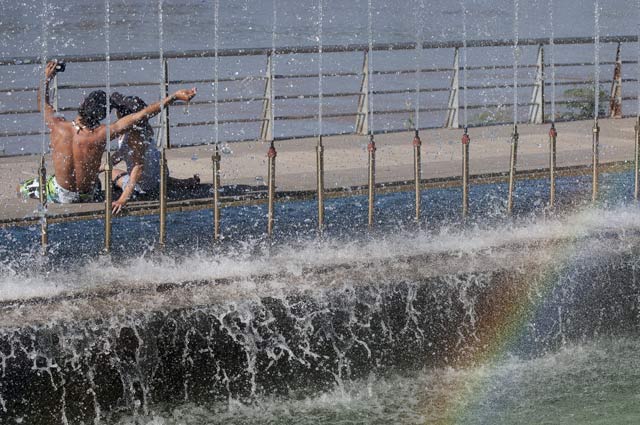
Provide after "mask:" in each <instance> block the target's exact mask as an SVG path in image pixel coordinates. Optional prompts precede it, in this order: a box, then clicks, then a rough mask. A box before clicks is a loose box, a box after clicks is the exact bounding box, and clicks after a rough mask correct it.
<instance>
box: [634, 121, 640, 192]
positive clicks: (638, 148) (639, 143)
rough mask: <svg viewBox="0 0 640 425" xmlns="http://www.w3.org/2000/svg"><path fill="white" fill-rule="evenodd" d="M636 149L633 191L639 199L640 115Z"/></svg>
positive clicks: (637, 122) (637, 123)
mask: <svg viewBox="0 0 640 425" xmlns="http://www.w3.org/2000/svg"><path fill="white" fill-rule="evenodd" d="M635 145H636V149H635V159H634V161H635V166H634V177H635V187H634V192H633V198H634V199H635V200H636V201H637V200H638V196H639V195H640V115H638V118H636V143H635Z"/></svg>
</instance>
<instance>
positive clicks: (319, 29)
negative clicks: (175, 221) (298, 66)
mask: <svg viewBox="0 0 640 425" xmlns="http://www.w3.org/2000/svg"><path fill="white" fill-rule="evenodd" d="M323 20H324V11H323V8H322V0H318V136H322V21H323Z"/></svg>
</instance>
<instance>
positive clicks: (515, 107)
mask: <svg viewBox="0 0 640 425" xmlns="http://www.w3.org/2000/svg"><path fill="white" fill-rule="evenodd" d="M518 9H519V5H518V0H513V124H514V125H515V124H517V123H518V62H519V59H520V47H519V45H518V44H519V41H520V40H519V38H518V37H519V33H518Z"/></svg>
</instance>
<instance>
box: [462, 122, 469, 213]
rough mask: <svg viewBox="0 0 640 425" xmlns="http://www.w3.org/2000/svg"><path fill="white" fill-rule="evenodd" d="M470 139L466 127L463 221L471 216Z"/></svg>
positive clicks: (464, 140)
mask: <svg viewBox="0 0 640 425" xmlns="http://www.w3.org/2000/svg"><path fill="white" fill-rule="evenodd" d="M470 142H471V138H470V137H469V132H468V129H467V128H466V127H465V129H464V134H463V135H462V219H463V220H466V219H467V215H468V214H469V143H470Z"/></svg>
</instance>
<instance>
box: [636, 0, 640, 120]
mask: <svg viewBox="0 0 640 425" xmlns="http://www.w3.org/2000/svg"><path fill="white" fill-rule="evenodd" d="M636 11H637V12H638V18H637V19H638V25H637V31H636V34H637V36H638V76H637V78H638V81H637V82H636V85H637V89H638V94H637V96H638V99H637V100H638V116H640V0H638V4H637V6H636Z"/></svg>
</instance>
